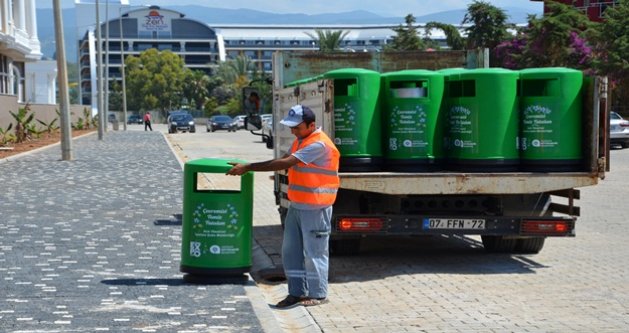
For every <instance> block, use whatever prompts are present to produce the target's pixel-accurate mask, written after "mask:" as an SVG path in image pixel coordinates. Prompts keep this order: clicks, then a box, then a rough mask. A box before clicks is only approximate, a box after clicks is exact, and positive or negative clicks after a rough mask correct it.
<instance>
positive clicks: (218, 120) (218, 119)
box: [207, 115, 238, 132]
mask: <svg viewBox="0 0 629 333" xmlns="http://www.w3.org/2000/svg"><path fill="white" fill-rule="evenodd" d="M237 129H238V124H237V123H236V121H234V119H232V117H230V116H225V115H220V116H212V117H210V119H208V120H207V131H208V132H214V131H218V130H227V131H228V132H236V130H237Z"/></svg>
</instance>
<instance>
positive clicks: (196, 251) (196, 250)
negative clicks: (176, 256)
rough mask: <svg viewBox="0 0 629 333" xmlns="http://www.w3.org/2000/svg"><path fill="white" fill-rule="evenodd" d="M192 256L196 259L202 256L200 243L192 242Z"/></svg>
mask: <svg viewBox="0 0 629 333" xmlns="http://www.w3.org/2000/svg"><path fill="white" fill-rule="evenodd" d="M190 255H191V256H193V257H196V258H198V257H200V256H201V243H200V242H190Z"/></svg>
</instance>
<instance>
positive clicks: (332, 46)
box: [304, 29, 349, 53]
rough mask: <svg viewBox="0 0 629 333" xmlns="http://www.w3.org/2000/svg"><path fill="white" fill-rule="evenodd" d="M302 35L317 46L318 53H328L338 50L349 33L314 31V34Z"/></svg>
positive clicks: (341, 31)
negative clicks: (306, 36)
mask: <svg viewBox="0 0 629 333" xmlns="http://www.w3.org/2000/svg"><path fill="white" fill-rule="evenodd" d="M304 33H305V34H306V35H308V37H310V38H312V40H313V41H315V43H317V44H318V45H319V51H320V52H324V53H329V52H334V51H338V50H339V49H340V47H341V42H343V39H344V38H345V37H346V36H347V34H349V31H343V30H336V31H332V30H323V29H315V33H314V34H313V33H310V32H304Z"/></svg>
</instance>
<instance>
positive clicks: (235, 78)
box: [218, 55, 257, 87]
mask: <svg viewBox="0 0 629 333" xmlns="http://www.w3.org/2000/svg"><path fill="white" fill-rule="evenodd" d="M256 73H257V68H256V67H255V64H254V63H253V62H252V61H251V59H250V58H249V57H247V56H244V55H239V56H237V57H236V58H234V59H231V60H228V61H226V62H224V63H221V64H220V65H219V67H218V75H219V76H220V77H221V78H222V79H223V80H224V81H225V83H227V84H236V85H237V86H239V87H244V86H246V85H247V84H248V83H249V78H250V77H252V76H254V75H255V74H256Z"/></svg>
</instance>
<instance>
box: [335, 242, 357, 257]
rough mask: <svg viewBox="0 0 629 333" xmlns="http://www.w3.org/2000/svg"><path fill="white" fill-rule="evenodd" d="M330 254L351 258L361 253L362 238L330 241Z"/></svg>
mask: <svg viewBox="0 0 629 333" xmlns="http://www.w3.org/2000/svg"><path fill="white" fill-rule="evenodd" d="M330 252H331V253H332V254H334V255H337V256H339V255H340V256H350V255H355V254H358V252H360V238H345V239H334V240H332V239H330Z"/></svg>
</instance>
